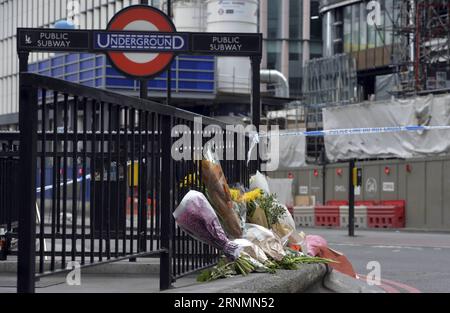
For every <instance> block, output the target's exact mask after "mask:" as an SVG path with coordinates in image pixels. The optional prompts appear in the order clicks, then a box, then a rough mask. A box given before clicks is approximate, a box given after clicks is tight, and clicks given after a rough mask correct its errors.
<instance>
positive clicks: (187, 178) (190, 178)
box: [180, 174, 200, 188]
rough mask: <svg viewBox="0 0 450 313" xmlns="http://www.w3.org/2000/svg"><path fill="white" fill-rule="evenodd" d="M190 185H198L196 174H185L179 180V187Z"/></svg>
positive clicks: (198, 179)
mask: <svg viewBox="0 0 450 313" xmlns="http://www.w3.org/2000/svg"><path fill="white" fill-rule="evenodd" d="M192 183H193V184H192ZM192 185H194V186H197V187H199V186H200V177H198V176H197V174H189V175H187V176H185V177H184V179H183V180H182V181H181V182H180V188H182V187H190V186H192Z"/></svg>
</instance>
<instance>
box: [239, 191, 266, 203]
mask: <svg viewBox="0 0 450 313" xmlns="http://www.w3.org/2000/svg"><path fill="white" fill-rule="evenodd" d="M261 195H262V190H261V189H260V188H256V189H254V190H252V191H249V192H246V193H245V194H244V196H243V197H242V198H243V200H244V201H245V202H250V201H254V200H256V199H258V198H259V197H261Z"/></svg>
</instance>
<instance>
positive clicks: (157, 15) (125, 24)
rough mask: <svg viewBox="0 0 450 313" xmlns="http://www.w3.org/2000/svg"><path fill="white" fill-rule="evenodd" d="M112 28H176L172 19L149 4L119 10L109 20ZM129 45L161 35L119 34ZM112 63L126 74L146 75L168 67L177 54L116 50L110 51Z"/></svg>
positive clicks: (162, 30) (116, 29)
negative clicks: (143, 36)
mask: <svg viewBox="0 0 450 313" xmlns="http://www.w3.org/2000/svg"><path fill="white" fill-rule="evenodd" d="M107 29H108V31H142V32H146V31H148V32H166V33H167V32H175V31H176V29H175V25H174V24H173V22H172V20H171V19H170V18H169V17H168V16H167V15H166V14H165V13H164V12H162V11H160V10H158V9H155V8H153V7H149V6H145V5H135V6H131V7H127V8H125V9H123V10H121V11H120V12H118V13H117V14H116V15H115V16H114V17H113V18H112V19H111V21H110V22H109V24H108V27H107ZM118 40H119V42H120V40H122V43H119V44H121V45H123V46H124V47H126V46H127V45H130V42H131V44H135V45H136V44H138V45H139V44H142V43H140V41H143V40H147V41H148V40H153V41H156V40H158V38H138V39H136V38H133V37H131V38H125V35H124V37H123V38H118ZM107 55H108V57H109V59H110V61H111V63H112V64H113V65H114V66H115V67H116V68H117V69H118V70H120V71H121V72H123V73H124V74H126V75H130V76H134V77H138V78H145V77H150V76H154V75H156V74H158V73H160V72H162V71H164V70H165V69H166V68H167V67H168V66H169V65H170V63H171V62H172V60H173V58H174V53H173V52H158V53H142V52H112V51H108V53H107Z"/></svg>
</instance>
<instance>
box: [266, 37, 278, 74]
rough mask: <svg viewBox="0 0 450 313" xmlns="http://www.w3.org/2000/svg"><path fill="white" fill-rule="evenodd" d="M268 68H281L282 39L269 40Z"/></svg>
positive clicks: (267, 42)
mask: <svg viewBox="0 0 450 313" xmlns="http://www.w3.org/2000/svg"><path fill="white" fill-rule="evenodd" d="M266 44H267V68H269V69H274V70H281V40H267V41H266Z"/></svg>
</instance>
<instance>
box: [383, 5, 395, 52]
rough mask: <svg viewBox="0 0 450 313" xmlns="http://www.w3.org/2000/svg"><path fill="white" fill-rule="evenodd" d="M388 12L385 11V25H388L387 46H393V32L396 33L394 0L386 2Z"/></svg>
mask: <svg viewBox="0 0 450 313" xmlns="http://www.w3.org/2000/svg"><path fill="white" fill-rule="evenodd" d="M385 6H386V11H385V21H386V22H385V24H386V38H385V40H386V45H387V46H390V45H392V39H393V35H394V34H393V32H394V21H396V20H395V19H394V13H395V11H394V0H386V4H385Z"/></svg>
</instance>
